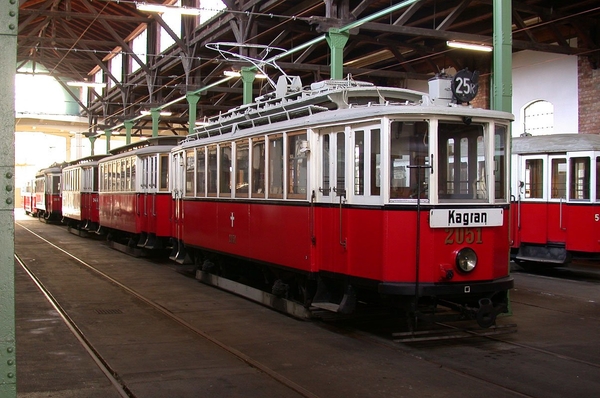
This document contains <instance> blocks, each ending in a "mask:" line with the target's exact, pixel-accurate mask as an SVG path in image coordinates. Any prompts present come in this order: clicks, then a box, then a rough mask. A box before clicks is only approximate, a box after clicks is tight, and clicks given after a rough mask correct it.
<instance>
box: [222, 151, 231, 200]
mask: <svg viewBox="0 0 600 398" xmlns="http://www.w3.org/2000/svg"><path fill="white" fill-rule="evenodd" d="M219 148H220V154H219V156H220V158H219V159H220V162H221V164H220V171H219V173H220V174H219V184H220V189H219V193H220V194H221V195H222V196H230V195H231V145H221V146H220V147H219Z"/></svg>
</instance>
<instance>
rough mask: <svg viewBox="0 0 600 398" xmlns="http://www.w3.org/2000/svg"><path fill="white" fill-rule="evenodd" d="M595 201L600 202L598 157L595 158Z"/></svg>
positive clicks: (599, 166)
mask: <svg viewBox="0 0 600 398" xmlns="http://www.w3.org/2000/svg"><path fill="white" fill-rule="evenodd" d="M596 200H600V157H596Z"/></svg>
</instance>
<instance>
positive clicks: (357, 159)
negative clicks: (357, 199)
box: [354, 130, 365, 195]
mask: <svg viewBox="0 0 600 398" xmlns="http://www.w3.org/2000/svg"><path fill="white" fill-rule="evenodd" d="M364 194H365V132H364V131H362V130H359V131H355V132H354V195H364Z"/></svg>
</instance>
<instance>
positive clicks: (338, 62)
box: [326, 28, 350, 79]
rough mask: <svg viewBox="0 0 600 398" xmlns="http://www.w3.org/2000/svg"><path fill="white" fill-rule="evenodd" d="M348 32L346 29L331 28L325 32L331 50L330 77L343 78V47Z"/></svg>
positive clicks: (346, 40) (348, 35) (346, 41)
mask: <svg viewBox="0 0 600 398" xmlns="http://www.w3.org/2000/svg"><path fill="white" fill-rule="evenodd" d="M349 37H350V34H349V33H348V32H347V31H343V32H342V31H340V30H339V29H335V28H331V29H329V32H327V36H326V39H327V43H328V44H329V49H330V50H331V78H332V79H343V78H344V47H345V46H346V43H348V38H349Z"/></svg>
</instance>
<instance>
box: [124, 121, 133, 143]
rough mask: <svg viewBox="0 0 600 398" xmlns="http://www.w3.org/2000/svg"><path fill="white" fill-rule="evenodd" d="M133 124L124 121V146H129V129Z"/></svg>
mask: <svg viewBox="0 0 600 398" xmlns="http://www.w3.org/2000/svg"><path fill="white" fill-rule="evenodd" d="M134 124H135V122H134V121H133V120H125V121H124V122H123V125H124V126H125V145H129V144H131V129H132V128H133V125H134Z"/></svg>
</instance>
